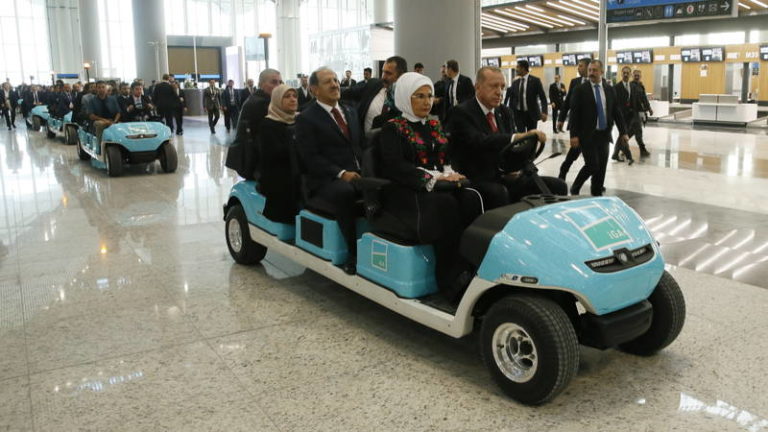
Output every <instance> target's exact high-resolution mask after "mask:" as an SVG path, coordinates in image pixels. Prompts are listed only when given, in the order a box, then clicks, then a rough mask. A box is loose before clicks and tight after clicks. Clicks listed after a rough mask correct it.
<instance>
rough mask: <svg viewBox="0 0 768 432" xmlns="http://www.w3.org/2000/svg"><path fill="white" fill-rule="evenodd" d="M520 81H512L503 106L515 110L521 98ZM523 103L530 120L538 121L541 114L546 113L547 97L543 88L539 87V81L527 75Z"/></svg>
mask: <svg viewBox="0 0 768 432" xmlns="http://www.w3.org/2000/svg"><path fill="white" fill-rule="evenodd" d="M520 79H521V78H518V79H516V80H514V81H512V85H511V86H509V88H508V89H507V95H506V96H505V98H504V105H506V106H508V107H509V108H510V109H512V110H517V105H518V103H519V101H520V98H521V97H523V96H522V95H521V94H520ZM525 103H526V104H527V105H528V115H529V116H530V117H531V118H535V119H536V120H538V119H539V116H540V115H541V114H542V113H544V114H546V113H547V95H546V94H545V93H544V86H542V85H541V80H540V79H538V78H537V77H535V76H533V75H531V74H528V83H527V84H526V86H525ZM539 104H541V105H539Z"/></svg>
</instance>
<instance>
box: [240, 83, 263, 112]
mask: <svg viewBox="0 0 768 432" xmlns="http://www.w3.org/2000/svg"><path fill="white" fill-rule="evenodd" d="M258 90H259V89H258V87H256V86H255V85H254V83H253V79H251V78H248V79H247V80H246V81H245V87H243V88H242V89H241V90H240V104H241V105H240V108H241V109H242V105H243V104H245V101H247V100H248V98H249V97H251V95H252V94H254V93H256V92H257V91H258Z"/></svg>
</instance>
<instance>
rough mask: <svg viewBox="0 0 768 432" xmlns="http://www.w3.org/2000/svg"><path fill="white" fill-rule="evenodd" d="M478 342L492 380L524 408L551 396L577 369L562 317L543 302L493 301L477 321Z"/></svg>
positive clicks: (574, 343) (572, 338) (574, 345)
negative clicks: (478, 329) (478, 322)
mask: <svg viewBox="0 0 768 432" xmlns="http://www.w3.org/2000/svg"><path fill="white" fill-rule="evenodd" d="M480 343H481V351H482V355H483V361H484V362H485V365H486V367H487V368H488V370H489V371H490V372H491V376H492V378H493V379H494V381H496V383H497V384H498V385H499V387H501V389H502V391H504V393H506V394H507V395H508V396H510V397H511V398H513V399H515V400H517V401H519V402H521V403H523V404H526V405H539V404H542V403H545V402H547V401H549V400H551V399H552V398H554V397H555V396H557V395H558V394H559V393H560V392H562V391H563V390H564V389H565V388H566V387H567V386H568V383H570V381H571V379H573V377H574V376H575V375H576V372H577V370H578V367H579V343H578V339H577V338H576V332H575V331H574V329H573V325H572V324H571V321H570V320H569V319H568V315H567V314H566V313H565V311H563V309H562V308H561V307H560V306H558V305H557V303H555V302H553V301H551V300H549V299H546V298H543V297H536V296H529V295H519V296H518V295H514V296H509V297H504V298H502V299H501V300H499V301H497V302H496V304H494V305H493V306H491V308H490V309H489V310H488V313H487V314H486V316H485V318H484V319H483V323H482V327H481V330H480Z"/></svg>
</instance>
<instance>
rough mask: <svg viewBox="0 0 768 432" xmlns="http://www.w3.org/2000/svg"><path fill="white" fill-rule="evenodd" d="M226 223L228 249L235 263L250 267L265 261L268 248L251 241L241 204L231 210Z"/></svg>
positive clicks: (228, 212) (225, 219)
mask: <svg viewBox="0 0 768 432" xmlns="http://www.w3.org/2000/svg"><path fill="white" fill-rule="evenodd" d="M224 221H225V223H226V229H225V230H226V237H227V247H228V248H229V253H230V255H232V258H234V260H235V262H237V263H238V264H245V265H250V264H256V263H258V262H260V261H261V260H262V259H264V256H265V255H266V254H267V248H266V247H264V246H262V245H260V244H258V243H256V242H254V241H253V240H251V233H250V231H249V230H248V220H247V219H246V217H245V210H243V207H242V206H241V205H240V204H235V205H233V206H232V207H230V208H229V210H228V211H227V216H226V217H225V218H224Z"/></svg>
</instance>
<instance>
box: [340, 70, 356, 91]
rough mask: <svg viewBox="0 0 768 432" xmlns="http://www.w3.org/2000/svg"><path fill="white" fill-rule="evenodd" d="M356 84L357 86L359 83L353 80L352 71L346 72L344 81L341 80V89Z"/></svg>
mask: <svg viewBox="0 0 768 432" xmlns="http://www.w3.org/2000/svg"><path fill="white" fill-rule="evenodd" d="M355 84H357V81H355V80H353V79H352V71H351V70H347V71H344V79H343V80H341V84H340V85H341V88H349V87H352V86H353V85H355Z"/></svg>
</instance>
